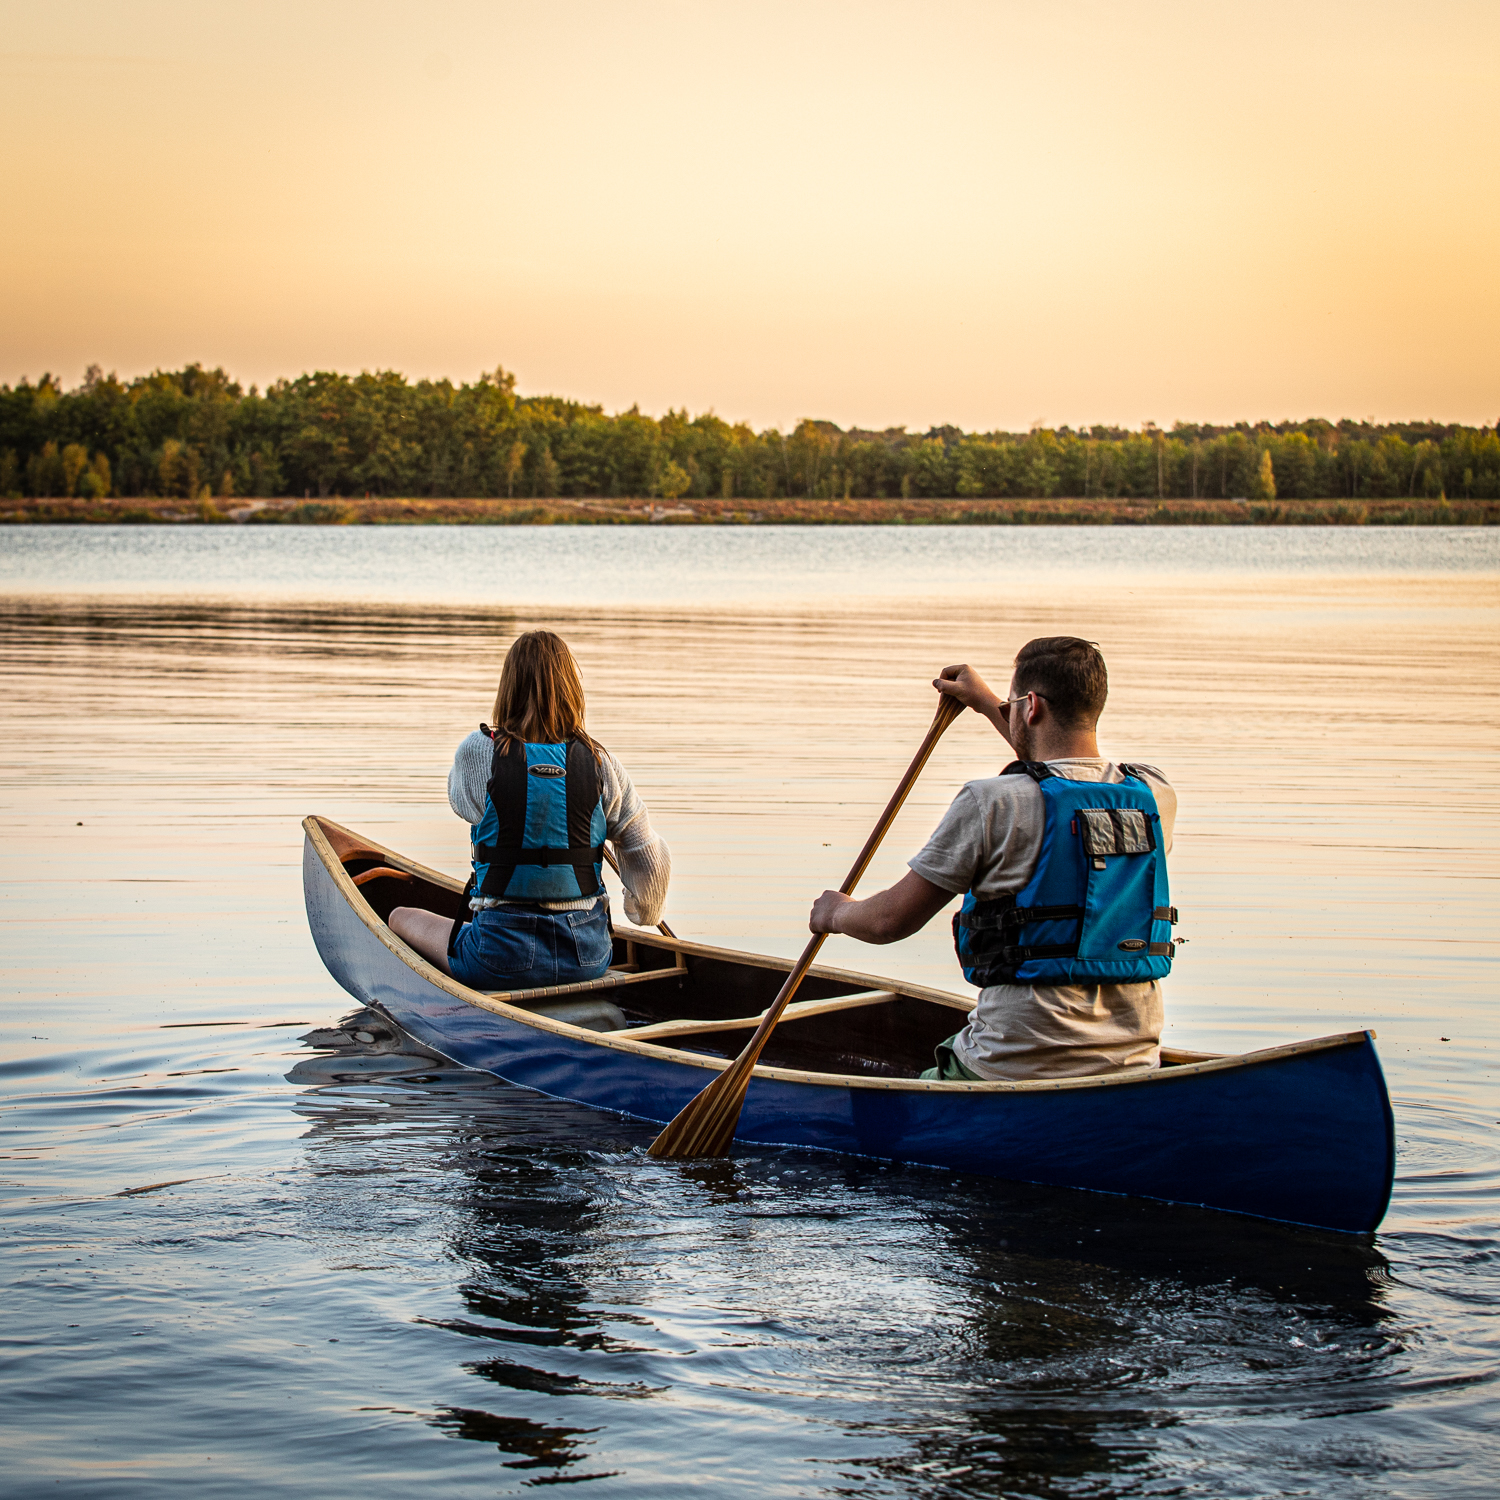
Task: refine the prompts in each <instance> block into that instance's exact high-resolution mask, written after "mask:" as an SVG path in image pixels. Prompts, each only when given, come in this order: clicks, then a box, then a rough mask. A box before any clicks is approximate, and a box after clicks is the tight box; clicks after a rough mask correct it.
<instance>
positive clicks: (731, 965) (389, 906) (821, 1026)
mask: <svg viewBox="0 0 1500 1500" xmlns="http://www.w3.org/2000/svg"><path fill="white" fill-rule="evenodd" d="M401 864H402V865H403V866H406V861H401ZM343 865H344V868H345V869H346V870H347V871H348V872H349V874H350V875H351V876H353V877H355V878H356V879H358V877H359V876H360V875H363V874H365V873H366V872H368V871H372V870H385V869H389V868H390V866H391V859H390V856H388V855H385V854H376V853H374V852H370V853H356V854H355V855H353V856H352V857H349V858H345V859H344V860H343ZM407 868H409V866H407ZM359 893H360V895H361V896H363V897H364V898H365V900H367V901H368V902H369V903H370V906H371V907H372V908H373V910H374V911H375V914H376V915H377V916H378V917H379V918H380V919H381V921H383V922H384V921H389V919H390V914H391V912H392V910H393V909H394V908H395V907H397V906H420V907H424V908H426V909H427V910H428V911H435V912H439V913H441V914H442V915H443V916H446V917H454V918H457V917H460V916H462V915H464V914H465V912H466V906H465V902H464V899H463V895H462V893H461V892H460V891H459V890H457V889H455V888H454V887H452V886H451V885H448V884H439V883H437V882H436V881H433V880H428V879H424V878H423V877H421V876H420V875H417V874H414V873H413V874H412V875H411V876H410V878H408V879H402V878H399V876H397V875H387V874H378V875H375V876H373V877H372V878H371V879H369V880H367V881H365V882H364V883H363V884H361V885H360V887H359ZM614 967H615V968H617V969H624V970H626V971H628V972H643V971H644V972H649V971H651V970H654V969H663V970H673V971H677V972H674V973H673V974H672V975H671V977H668V978H664V979H663V980H662V981H661V983H659V984H657V983H652V982H651V981H643V982H641V983H638V984H631V985H628V986H621V987H619V988H618V989H611V990H606V991H603V992H601V993H602V995H603V996H604V997H605V998H607V999H608V1000H609V1001H610V1002H611V1003H612V1004H614V1005H617V1006H619V1007H620V1009H621V1010H622V1011H623V1012H624V1014H625V1020H626V1023H627V1026H628V1027H635V1026H644V1025H649V1024H651V1023H653V1022H658V1021H676V1020H681V1019H683V1018H686V1017H691V1018H692V1019H694V1020H700V1021H719V1020H730V1019H734V1018H736V1017H750V1016H754V1015H756V1014H758V1013H759V1012H760V1011H762V1010H764V1009H765V1008H766V1006H768V1005H769V1004H770V1003H771V1002H772V1000H774V999H775V998H776V994H777V991H778V990H779V989H780V988H781V984H782V981H783V979H784V978H785V976H786V973H787V970H788V969H790V967H791V965H790V963H787V964H785V965H784V966H783V967H781V968H762V967H760V966H758V965H754V964H749V963H739V962H735V961H733V960H729V959H722V958H708V957H705V956H703V955H701V954H694V953H683V952H679V951H678V949H677V948H676V947H674V946H672V945H671V944H670V943H669V942H668V941H666V940H665V939H660V940H658V939H653V938H649V937H642V936H641V935H640V934H639V933H635V932H632V933H631V935H630V936H629V937H626V936H625V935H623V934H619V933H617V934H616V935H615V953H614ZM682 969H686V973H682V972H680V971H681V970H682ZM865 988H866V986H865V985H863V984H855V983H851V982H846V981H840V980H835V979H822V978H818V977H817V976H816V975H809V976H808V977H807V978H806V979H804V980H803V981H802V984H801V986H800V988H799V989H798V991H797V999H798V1000H799V1001H806V1000H827V999H832V998H834V997H836V996H839V995H849V994H855V993H858V992H860V991H862V990H863V989H865ZM558 998H559V999H561V998H564V997H561V996H559V997H558ZM523 1003H524V1002H523ZM963 1023H964V1012H963V1011H962V1010H959V1009H956V1008H954V1007H953V1006H951V1005H942V1004H939V1003H936V1002H934V1001H931V1000H926V999H923V998H921V997H920V996H917V995H905V994H903V995H900V996H899V998H898V999H895V1000H892V1001H887V1002H885V1003H883V1004H877V1005H867V1006H862V1007H859V1008H857V1009H849V1010H840V1011H833V1012H831V1013H829V1014H827V1015H818V1016H808V1017H805V1018H803V1019H799V1020H795V1021H788V1022H786V1023H785V1024H783V1025H781V1026H778V1027H777V1028H776V1031H775V1032H774V1033H773V1034H772V1037H771V1041H770V1043H769V1045H768V1046H767V1047H766V1049H765V1051H764V1053H763V1054H762V1055H761V1061H762V1062H763V1063H765V1064H768V1065H770V1066H772V1067H785V1068H800V1069H803V1070H805V1071H807V1072H815V1073H836V1074H843V1075H849V1074H863V1075H866V1076H877V1077H883V1078H915V1077H916V1076H917V1075H918V1074H919V1073H921V1071H922V1070H923V1069H924V1068H930V1067H931V1066H932V1051H933V1048H934V1047H935V1046H936V1045H937V1043H938V1042H940V1041H942V1040H943V1039H944V1038H946V1037H949V1036H951V1035H952V1034H953V1033H954V1032H955V1031H957V1030H958V1029H959V1028H960V1027H961V1026H962V1025H963ZM750 1031H751V1028H750V1027H748V1026H747V1027H744V1028H737V1029H735V1030H732V1031H716V1032H712V1033H709V1034H706V1035H704V1036H703V1037H701V1038H698V1037H695V1036H694V1035H693V1034H691V1033H688V1034H682V1035H677V1036H674V1037H672V1038H671V1039H670V1045H671V1046H672V1047H674V1048H677V1049H679V1050H681V1051H687V1052H699V1053H702V1054H703V1055H705V1056H708V1057H734V1056H736V1055H737V1054H738V1052H739V1050H740V1048H741V1047H743V1046H744V1044H745V1041H746V1039H747V1038H748V1037H749V1035H750Z"/></svg>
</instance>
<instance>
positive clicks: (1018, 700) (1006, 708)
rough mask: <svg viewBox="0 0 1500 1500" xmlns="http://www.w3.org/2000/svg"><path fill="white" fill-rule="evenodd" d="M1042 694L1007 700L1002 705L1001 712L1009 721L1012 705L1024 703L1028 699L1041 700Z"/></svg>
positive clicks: (1028, 694) (1030, 694)
mask: <svg viewBox="0 0 1500 1500" xmlns="http://www.w3.org/2000/svg"><path fill="white" fill-rule="evenodd" d="M1043 696H1045V695H1044V694H1042V693H1022V694H1021V696H1020V697H1019V698H1006V699H1004V700H1003V701H1002V702H1001V704H1000V712H1001V713H1003V714H1004V715H1005V717H1006V718H1007V719H1008V718H1009V717H1010V706H1011V704H1012V703H1024V702H1025V701H1026V700H1027V699H1028V698H1033V697H1034V698H1041V697H1043Z"/></svg>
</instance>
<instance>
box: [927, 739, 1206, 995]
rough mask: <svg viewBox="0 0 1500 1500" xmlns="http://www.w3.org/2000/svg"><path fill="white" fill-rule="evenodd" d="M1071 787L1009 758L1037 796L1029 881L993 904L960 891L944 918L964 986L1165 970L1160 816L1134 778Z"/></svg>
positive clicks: (1098, 980)
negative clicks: (1037, 830) (1037, 835)
mask: <svg viewBox="0 0 1500 1500" xmlns="http://www.w3.org/2000/svg"><path fill="white" fill-rule="evenodd" d="M1120 769H1121V770H1122V771H1123V772H1124V773H1125V780H1124V781H1122V782H1102V781H1070V780H1068V778H1067V777H1065V776H1059V775H1057V773H1056V772H1055V771H1053V770H1052V769H1051V768H1050V767H1048V766H1047V765H1045V764H1044V763H1042V762H1040V761H1012V762H1011V764H1010V765H1008V766H1007V767H1006V768H1005V769H1004V770H1003V771H1002V772H1001V773H1000V774H1001V775H1002V776H1013V775H1018V774H1019V775H1026V776H1030V777H1031V778H1032V779H1033V780H1034V781H1035V782H1036V784H1037V787H1038V789H1039V790H1040V791H1041V794H1042V805H1043V807H1044V809H1045V821H1044V823H1043V827H1042V850H1041V855H1040V857H1039V858H1038V860H1037V865H1036V873H1035V874H1034V875H1032V877H1031V879H1030V880H1029V881H1028V882H1027V884H1026V885H1025V887H1024V888H1023V889H1021V890H1019V891H1016V892H1014V893H1013V894H1011V895H1006V896H1000V897H998V898H996V899H995V900H992V901H977V900H975V898H974V893H973V892H972V891H971V892H970V893H969V894H968V895H966V896H965V897H964V903H963V906H962V907H961V908H960V909H959V910H958V911H957V912H955V913H954V915H953V943H954V946H955V947H956V948H957V949H958V961H959V963H960V964H962V965H963V971H964V978H965V979H967V980H968V981H969V983H970V984H977V985H979V986H980V987H981V988H983V987H984V986H986V985H991V984H1089V985H1093V984H1140V983H1143V982H1144V981H1146V980H1150V979H1164V978H1165V977H1166V975H1167V973H1168V971H1169V970H1170V969H1171V967H1172V950H1173V946H1174V945H1173V942H1172V924H1173V923H1174V922H1175V921H1176V920H1177V908H1176V907H1175V906H1173V905H1171V898H1170V896H1169V894H1168V889H1167V861H1166V856H1165V853H1164V852H1163V850H1162V848H1161V840H1160V832H1161V814H1160V813H1159V812H1158V811H1157V807H1156V798H1155V796H1154V795H1153V794H1152V791H1151V788H1150V787H1149V786H1148V785H1147V784H1146V780H1145V778H1144V777H1143V776H1142V775H1141V774H1140V772H1139V770H1138V769H1137V768H1136V767H1134V766H1125V765H1122V766H1121V767H1120Z"/></svg>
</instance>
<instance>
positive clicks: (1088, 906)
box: [808, 636, 1177, 1080]
mask: <svg viewBox="0 0 1500 1500" xmlns="http://www.w3.org/2000/svg"><path fill="white" fill-rule="evenodd" d="M933 686H934V687H936V688H937V690H938V691H939V692H940V693H944V694H947V695H949V696H951V697H954V698H957V699H958V700H959V701H960V702H961V703H963V704H965V705H966V706H967V707H969V708H972V709H973V710H974V711H975V712H976V713H979V714H982V715H983V716H984V717H985V718H987V719H988V720H989V721H990V722H991V723H992V724H993V725H994V726H995V728H996V729H997V730H998V731H999V733H1000V734H1001V736H1002V737H1003V738H1004V739H1005V740H1006V742H1007V743H1008V744H1009V745H1010V747H1011V748H1012V750H1013V751H1014V752H1015V755H1016V759H1015V761H1014V762H1012V763H1011V764H1010V765H1009V766H1007V767H1006V769H1005V770H1004V771H1003V772H1001V774H1000V775H999V776H994V777H989V778H987V779H985V780H981V781H971V782H969V783H968V784H967V785H966V786H964V787H963V789H962V790H961V791H960V792H959V794H958V796H957V797H955V798H954V799H953V803H952V805H951V806H950V807H949V809H948V811H947V813H946V814H945V815H944V817H943V820H942V822H940V823H939V824H938V826H937V829H936V831H935V832H934V833H933V835H932V837H931V838H930V839H929V840H928V842H927V845H926V847H925V848H924V849H922V851H921V852H920V853H918V854H917V855H915V856H914V857H913V858H912V859H911V860H909V861H908V864H909V867H910V868H909V870H908V873H907V874H906V875H904V876H903V877H902V878H901V879H900V880H899V881H897V882H896V884H895V885H893V886H891V887H890V888H889V889H887V890H884V891H880V892H877V893H876V894H875V895H873V896H869V897H866V898H865V899H864V900H863V901H858V900H855V899H853V898H852V897H849V896H845V895H842V894H841V893H840V892H838V891H824V892H823V894H822V895H821V896H819V897H818V899H817V901H816V902H814V904H813V909H812V915H811V918H810V919H809V922H808V926H809V928H810V929H811V930H812V931H813V932H829V933H835V932H837V933H843V934H845V935H846V936H848V937H852V938H857V939H858V940H859V941H860V942H864V943H894V942H898V941H900V939H902V938H905V937H909V936H911V934H912V933H914V932H916V931H918V930H919V929H920V928H922V927H924V926H925V925H926V924H927V923H928V922H929V921H931V919H932V918H933V917H934V916H936V915H937V913H938V912H939V911H940V910H941V909H942V908H943V907H944V906H946V905H947V903H948V902H949V901H951V900H952V899H953V897H954V896H955V895H958V894H960V893H963V894H964V904H963V909H962V910H961V911H960V912H959V913H958V914H957V915H956V917H955V919H954V936H955V942H956V946H957V949H958V955H959V960H960V963H961V964H962V966H963V969H964V975H965V977H966V978H967V979H969V980H970V982H971V983H974V984H978V985H980V986H981V989H980V994H979V999H978V1002H977V1004H976V1005H975V1008H974V1011H973V1013H972V1014H971V1016H970V1018H969V1024H968V1025H967V1026H965V1027H964V1029H963V1030H962V1031H960V1032H958V1033H957V1034H956V1035H955V1036H951V1037H949V1038H948V1040H947V1041H945V1042H941V1043H939V1045H938V1048H937V1063H938V1065H937V1067H935V1068H931V1069H929V1070H928V1071H927V1072H926V1073H924V1074H923V1075H922V1076H923V1077H924V1078H938V1079H948V1080H956V1079H969V1080H982V1079H1020V1078H1067V1077H1077V1076H1080V1075H1084V1074H1094V1073H1116V1072H1118V1071H1119V1070H1120V1069H1122V1068H1153V1067H1156V1066H1158V1064H1159V1063H1160V1060H1161V1056H1160V1046H1159V1043H1160V1038H1161V1028H1162V999H1161V983H1160V981H1161V979H1162V978H1163V977H1164V976H1165V975H1166V973H1167V971H1168V969H1169V968H1170V966H1171V962H1172V950H1173V944H1172V939H1171V924H1172V923H1173V922H1175V921H1176V919H1177V914H1176V910H1175V909H1174V908H1173V907H1171V906H1170V905H1169V898H1168V894H1167V878H1166V860H1165V857H1166V854H1167V852H1168V851H1169V850H1170V849H1171V847H1172V824H1173V820H1174V818H1175V816H1176V812H1177V798H1176V795H1175V793H1174V792H1173V791H1172V788H1171V787H1170V786H1168V785H1167V782H1166V780H1165V778H1164V777H1163V776H1162V774H1161V772H1160V771H1158V770H1156V769H1155V767H1153V766H1143V765H1135V764H1125V763H1120V764H1116V763H1114V762H1111V761H1107V760H1105V759H1104V758H1103V757H1101V756H1100V754H1099V744H1098V739H1097V737H1096V730H1097V725H1098V721H1099V715H1100V713H1101V712H1102V710H1103V708H1104V701H1105V698H1106V696H1107V694H1108V690H1109V683H1108V676H1107V673H1106V671H1105V666H1104V658H1103V656H1101V655H1100V653H1099V649H1098V647H1097V646H1095V645H1094V644H1093V643H1092V642H1089V641H1082V640H1078V639H1077V638H1075V637H1073V636H1045V637H1042V638H1040V639H1038V640H1034V641H1029V642H1027V644H1026V645H1025V646H1023V647H1022V648H1021V650H1020V652H1019V653H1018V654H1017V656H1016V659H1015V673H1014V675H1013V677H1012V678H1011V685H1010V692H1009V694H1008V695H1007V697H1006V698H1004V699H1002V698H1000V697H999V696H998V695H997V694H996V693H994V692H993V691H992V690H991V689H990V688H989V687H988V686H987V685H986V683H985V681H984V679H983V678H982V677H980V675H979V673H978V672H976V671H975V670H974V669H973V668H972V667H969V666H967V665H964V666H956V667H945V668H944V669H943V673H942V676H941V677H939V678H938V679H936V681H935V682H934V683H933Z"/></svg>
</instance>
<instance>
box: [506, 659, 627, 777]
mask: <svg viewBox="0 0 1500 1500" xmlns="http://www.w3.org/2000/svg"><path fill="white" fill-rule="evenodd" d="M494 723H495V732H496V737H497V738H500V739H503V740H504V741H505V742H506V744H507V745H511V744H517V743H525V742H526V741H528V740H529V741H530V742H531V743H532V744H534V745H535V744H542V745H559V744H561V743H562V742H563V741H564V740H581V741H582V742H583V743H584V744H585V745H587V746H588V747H589V749H590V750H592V751H593V752H594V754H595V756H596V757H597V756H598V755H600V754H602V752H603V747H602V746H601V745H600V744H599V743H598V742H597V741H596V740H593V739H591V738H590V737H589V735H588V732H587V731H586V730H585V729H584V727H583V679H582V678H581V677H579V675H578V663H577V662H576V661H574V660H573V653H572V652H571V651H569V650H568V643H567V642H566V641H565V640H564V639H563V638H562V637H561V636H560V635H554V634H553V632H552V631H550V630H528V631H527V632H526V633H525V634H524V635H518V636H517V637H516V638H515V640H513V641H512V642H511V645H510V650H509V651H507V652H506V653H505V665H504V666H503V667H501V668H500V690H499V691H498V692H497V693H496V694H495V713H494Z"/></svg>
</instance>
